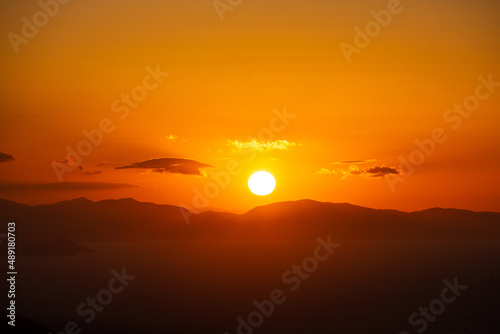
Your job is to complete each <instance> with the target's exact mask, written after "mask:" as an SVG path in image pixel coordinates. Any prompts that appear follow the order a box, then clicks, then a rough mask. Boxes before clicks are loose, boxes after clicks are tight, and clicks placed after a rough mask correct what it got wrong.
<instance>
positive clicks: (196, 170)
mask: <svg viewBox="0 0 500 334" xmlns="http://www.w3.org/2000/svg"><path fill="white" fill-rule="evenodd" d="M207 167H214V166H212V165H208V164H204V163H201V162H198V161H195V160H190V159H178V158H160V159H151V160H145V161H141V162H135V163H133V164H131V165H128V166H121V167H116V168H115V169H129V168H140V169H151V170H153V172H156V173H177V174H186V175H200V176H201V175H202V173H201V172H200V169H201V168H207Z"/></svg>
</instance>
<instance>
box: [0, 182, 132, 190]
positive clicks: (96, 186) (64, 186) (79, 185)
mask: <svg viewBox="0 0 500 334" xmlns="http://www.w3.org/2000/svg"><path fill="white" fill-rule="evenodd" d="M133 187H137V186H135V185H131V184H126V183H106V182H55V183H38V184H26V183H4V184H0V192H1V191H13V190H109V189H121V188H133Z"/></svg>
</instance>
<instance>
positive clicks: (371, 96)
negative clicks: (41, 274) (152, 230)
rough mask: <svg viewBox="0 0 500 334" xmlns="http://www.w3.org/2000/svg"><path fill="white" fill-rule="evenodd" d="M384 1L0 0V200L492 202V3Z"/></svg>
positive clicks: (498, 166)
mask: <svg viewBox="0 0 500 334" xmlns="http://www.w3.org/2000/svg"><path fill="white" fill-rule="evenodd" d="M44 1H45V0H42V3H44ZM394 1H395V0H392V1H375V0H364V1H340V0H337V1H326V0H317V1H307V0H300V1H299V0H293V1H292V0H288V1H284V0H273V1H263V0H244V1H242V2H241V4H239V5H236V6H230V5H228V3H229V2H228V1H227V0H221V1H220V2H219V7H218V9H217V8H215V7H214V3H213V1H212V0H204V1H200V0H191V1H181V0H177V1H158V0H143V1H140V2H138V1H131V0H121V1H118V0H114V1H113V0H101V1H95V0H87V1H76V0H74V1H70V2H69V3H68V4H59V5H58V6H59V8H58V9H57V8H56V7H54V5H53V3H54V2H52V1H50V0H47V1H46V2H47V3H50V4H52V5H51V7H50V6H49V7H50V9H49V10H52V16H53V17H51V16H50V15H46V14H45V16H44V15H36V13H37V12H39V11H40V10H42V9H41V7H40V4H39V3H38V2H37V1H25V0H23V1H14V0H8V1H3V2H2V3H1V4H0V13H1V14H0V18H1V22H2V30H3V36H4V38H3V42H2V43H0V55H1V59H2V65H1V66H2V72H1V73H2V80H1V81H0V90H1V92H0V140H1V145H0V152H1V154H0V161H1V162H0V175H1V176H0V183H1V184H0V198H5V199H9V200H13V201H17V202H20V203H26V204H42V203H53V202H56V201H60V200H69V199H73V198H76V197H82V196H83V197H87V198H89V199H91V200H101V199H107V198H123V197H132V198H134V199H137V200H140V201H150V202H155V203H164V204H172V205H182V206H185V207H188V208H197V209H201V210H204V209H218V210H228V211H233V212H244V211H246V210H249V209H251V208H253V207H255V206H258V205H264V204H268V203H272V202H277V201H286V200H298V199H303V198H309V199H313V200H318V201H328V202H349V203H352V204H357V205H362V206H368V207H373V208H391V209H398V210H405V211H414V210H421V209H426V208H430V207H436V206H439V207H454V208H463V209H471V210H481V211H482V210H490V211H500V202H499V201H498V199H499V192H500V154H499V153H500V146H499V144H500V131H499V125H500V113H499V111H500V57H499V55H500V20H498V18H499V17H500V2H498V1H494V0H481V1H472V0H467V1H465V0H458V1H457V0H455V1H452V0H448V1H444V0H437V1H436V0H413V1H410V0H401V2H400V4H399V5H396V2H394ZM61 2H64V1H62V0H61ZM234 2H237V1H233V3H234ZM220 3H222V4H226V6H228V7H229V8H230V10H229V9H227V10H226V11H223V12H221V8H222V7H220V6H221V5H220ZM216 5H217V2H216ZM49 7H48V8H49ZM389 10H392V11H393V12H392V13H391V12H390V11H389ZM372 11H374V12H375V13H379V14H376V15H379V16H378V18H379V19H381V17H383V15H382V14H380V13H381V12H380V11H383V12H382V13H391V14H390V15H391V18H390V19H387V17H385V19H387V20H388V21H390V22H388V21H384V25H385V27H384V26H381V24H379V23H377V24H378V27H379V31H375V32H374V31H373V30H372V31H371V32H369V34H371V35H372V37H370V36H368V35H366V36H365V37H368V38H369V39H370V40H369V41H366V39H365V40H364V42H366V43H365V44H366V45H362V46H360V43H359V40H360V38H358V39H356V40H355V36H356V35H357V34H358V32H357V31H359V30H355V28H356V27H358V28H359V29H361V30H362V31H364V30H365V26H366V25H367V24H368V23H370V22H372V21H373V22H375V18H374V14H373V13H371V12H372ZM396 12H397V13H396ZM34 15H35V21H36V20H39V21H38V22H39V23H40V21H42V22H41V23H46V24H45V25H43V24H41V26H40V27H38V28H37V27H36V26H33V27H35V29H38V32H37V33H34V32H33V30H30V29H28V28H26V27H25V28H24V29H23V25H25V24H26V22H31V23H32V22H33V20H34V18H33V16H34ZM380 15H382V16H380ZM23 17H26V20H25V21H23ZM44 17H45V18H47V22H43V19H44ZM221 18H223V20H222V19H221ZM383 18H384V17H383ZM381 20H382V19H381ZM31 23H30V24H31ZM385 23H387V24H385ZM377 24H375V25H374V24H371V26H372V27H377ZM369 26H370V25H369ZM23 31H24V32H25V33H26V32H28V33H32V34H33V36H32V37H30V38H25V37H23ZM14 35H16V36H18V37H19V38H22V41H23V42H19V41H20V39H18V37H13V36H14ZM358 37H359V36H358ZM361 39H363V38H361ZM13 41H14V42H13ZM15 41H17V42H15ZM356 42H358V45H356ZM343 43H344V44H343ZM346 44H349V45H350V46H351V47H352V48H356V50H357V52H355V53H352V54H350V55H349V56H347V57H346V54H345V52H343V48H342V45H344V47H345V45H346ZM16 51H17V52H16ZM167 73H168V75H167ZM488 81H489V82H490V83H489V84H487V82H488ZM144 94H146V95H144ZM131 95H132V96H136V97H137V99H138V100H136V101H134V100H133V97H131ZM469 96H476V97H477V98H476V97H474V98H468V97H469ZM127 98H128V99H129V102H128V104H127V102H126V99H127ZM139 100H140V101H139ZM464 101H466V102H464ZM471 101H472V102H471ZM474 101H476V102H477V101H479V105H478V106H472V107H471V106H470V105H469V106H466V107H467V108H469V109H473V111H471V112H470V113H469V112H467V111H465V112H463V114H462V116H460V114H458V113H455V112H454V111H453V110H452V111H448V110H449V109H453V108H454V105H460V104H464V103H473V102H474ZM463 115H466V116H463ZM95 129H99V130H96V131H93V130H95ZM435 129H442V130H441V131H439V130H438V131H437V133H438V134H439V135H436V134H435V136H437V137H439V138H440V141H441V142H440V143H435V144H434V145H435V152H432V153H430V154H425V155H423V156H424V161H423V163H422V164H421V165H419V166H415V167H414V168H415V170H414V171H413V172H412V173H408V172H407V171H405V170H404V168H403V169H401V166H400V164H401V161H400V157H404V158H405V159H406V160H409V159H410V156H412V152H415V151H416V150H418V149H419V147H418V146H417V144H416V143H415V141H416V140H418V141H426V142H428V141H429V140H430V139H429V138H433V131H434V130H435ZM85 131H88V132H91V133H94V134H96V133H98V132H99V133H102V138H100V136H98V135H96V136H95V137H94V140H95V142H96V143H97V144H92V143H91V146H90V152H89V153H88V154H87V155H86V156H82V157H81V158H82V160H81V162H78V161H75V160H72V159H71V157H70V154H68V151H67V147H68V146H69V147H71V148H72V149H74V150H77V147H80V148H81V149H83V150H85V149H88V148H89V147H88V145H87V146H85V144H82V142H83V141H88V138H87V137H86V136H85V134H84V133H83V132H85ZM92 131H93V132H92ZM434 132H435V131H434ZM101 139H102V140H101ZM88 142H90V141H88ZM79 145H80V146H79ZM432 151H434V150H433V149H432ZM77 153H78V152H77ZM416 156H419V155H418V153H413V157H416ZM421 156H422V155H420V157H421ZM154 159H163V160H154ZM258 170H266V171H269V172H270V173H272V174H273V175H274V177H275V178H276V184H277V186H276V189H275V191H274V192H273V193H272V194H271V195H268V196H264V197H260V196H256V195H254V194H252V193H251V192H250V191H249V189H248V187H247V180H248V178H249V176H250V175H251V174H252V173H253V172H255V171H258ZM61 171H64V172H61ZM409 174H411V175H409ZM58 175H59V176H58ZM214 175H217V177H216V178H217V181H218V183H216V182H215V181H214ZM223 176H228V178H224V177H223ZM395 178H399V179H395ZM391 180H392V181H391ZM394 180H400V181H401V182H397V181H394ZM402 180H404V182H402ZM60 181H63V182H60ZM83 182H85V183H83ZM391 182H392V183H391ZM394 182H396V183H394ZM391 184H392V186H391ZM200 194H201V195H200ZM202 197H203V198H206V200H204V199H202Z"/></svg>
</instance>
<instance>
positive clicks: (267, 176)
mask: <svg viewBox="0 0 500 334" xmlns="http://www.w3.org/2000/svg"><path fill="white" fill-rule="evenodd" d="M275 187H276V180H275V179H274V176H272V175H271V173H268V172H264V171H259V172H255V173H253V174H252V176H250V178H249V179H248V188H250V191H251V192H253V193H254V194H255V195H259V196H266V195H269V194H270V193H272V192H273V190H274V188H275Z"/></svg>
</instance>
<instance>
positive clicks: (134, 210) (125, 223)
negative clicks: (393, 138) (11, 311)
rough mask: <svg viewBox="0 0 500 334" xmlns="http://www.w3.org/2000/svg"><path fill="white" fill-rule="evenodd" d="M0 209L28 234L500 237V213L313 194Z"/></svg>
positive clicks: (8, 204)
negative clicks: (219, 204)
mask: <svg viewBox="0 0 500 334" xmlns="http://www.w3.org/2000/svg"><path fill="white" fill-rule="evenodd" d="M0 211H1V213H0V216H1V218H2V220H4V221H15V222H16V232H17V234H18V235H22V236H23V238H25V239H27V240H49V239H50V240H54V239H70V240H73V241H76V242H90V241H146V240H179V241H180V240H304V241H306V240H315V239H316V238H317V237H318V236H320V235H326V234H330V235H331V236H332V238H334V239H337V240H471V241H473V240H477V241H479V240H500V213H495V212H473V211H467V210H457V209H441V208H433V209H428V210H423V211H416V212H410V213H407V212H402V211H396V210H377V209H370V208H366V207H361V206H356V205H352V204H348V203H328V202H317V201H313V200H299V201H290V202H279V203H273V204H269V205H265V206H260V207H256V208H254V209H252V210H250V211H248V212H246V213H245V214H232V213H227V212H214V211H205V212H202V213H199V214H194V213H191V212H189V211H188V210H186V209H184V208H181V207H177V206H172V205H160V204H154V203H145V202H138V201H136V200H134V199H130V198H124V199H118V200H102V201H99V202H93V201H90V200H88V199H86V198H77V199H74V200H69V201H63V202H58V203H55V204H52V205H47V204H45V205H37V206H28V205H24V204H19V203H15V202H12V201H8V200H0ZM186 217H188V218H187V219H186Z"/></svg>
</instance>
